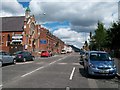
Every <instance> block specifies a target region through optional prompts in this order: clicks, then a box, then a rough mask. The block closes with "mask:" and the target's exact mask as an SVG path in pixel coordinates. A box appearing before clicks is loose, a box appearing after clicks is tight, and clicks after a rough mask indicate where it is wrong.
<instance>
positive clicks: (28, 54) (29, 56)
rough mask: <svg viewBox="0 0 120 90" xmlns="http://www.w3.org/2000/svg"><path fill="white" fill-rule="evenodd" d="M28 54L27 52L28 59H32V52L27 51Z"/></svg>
mask: <svg viewBox="0 0 120 90" xmlns="http://www.w3.org/2000/svg"><path fill="white" fill-rule="evenodd" d="M26 54H27V57H28V60H32V56H31V54H30V53H29V52H26Z"/></svg>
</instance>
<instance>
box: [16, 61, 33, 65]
mask: <svg viewBox="0 0 120 90" xmlns="http://www.w3.org/2000/svg"><path fill="white" fill-rule="evenodd" d="M29 63H33V61H31V62H20V63H16V64H29Z"/></svg>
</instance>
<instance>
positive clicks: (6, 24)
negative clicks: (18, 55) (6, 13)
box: [0, 8, 64, 53]
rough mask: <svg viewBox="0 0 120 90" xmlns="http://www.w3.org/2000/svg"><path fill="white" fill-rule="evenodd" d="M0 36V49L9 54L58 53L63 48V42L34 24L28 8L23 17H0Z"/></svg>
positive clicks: (33, 18)
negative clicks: (48, 51) (18, 52)
mask: <svg viewBox="0 0 120 90" xmlns="http://www.w3.org/2000/svg"><path fill="white" fill-rule="evenodd" d="M0 34H1V35H0V48H1V49H2V50H4V51H7V52H11V53H13V52H15V51H18V50H27V51H30V52H33V53H38V52H39V51H42V50H50V51H53V52H54V53H60V52H61V50H62V49H63V48H64V42H63V41H61V40H60V39H59V38H58V37H56V36H54V35H53V34H52V33H50V32H49V30H47V29H45V28H44V27H41V25H38V24H36V21H35V17H34V15H32V16H31V15H30V9H29V8H27V9H26V12H25V16H17V17H2V32H1V33H0Z"/></svg>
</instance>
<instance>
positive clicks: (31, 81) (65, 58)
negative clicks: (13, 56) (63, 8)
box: [2, 53, 120, 90]
mask: <svg viewBox="0 0 120 90" xmlns="http://www.w3.org/2000/svg"><path fill="white" fill-rule="evenodd" d="M79 57H80V56H79V54H78V53H72V54H64V55H57V56H53V57H49V58H39V57H37V58H36V59H35V61H29V62H20V63H17V64H16V65H7V66H4V67H2V88H3V90H6V89H7V90H9V89H10V88H16V90H17V88H21V89H22V88H53V89H56V88H61V89H64V90H71V88H76V89H80V88H111V90H112V89H113V88H120V81H119V80H118V79H117V77H115V78H104V77H92V78H87V77H86V73H85V71H84V70H83V66H82V65H80V64H79ZM23 90H24V89H23ZM30 90H31V89H30ZM50 90H52V89H50Z"/></svg>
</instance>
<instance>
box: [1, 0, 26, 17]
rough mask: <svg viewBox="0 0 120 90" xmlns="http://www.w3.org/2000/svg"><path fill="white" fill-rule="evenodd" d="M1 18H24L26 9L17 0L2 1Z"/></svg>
mask: <svg viewBox="0 0 120 90" xmlns="http://www.w3.org/2000/svg"><path fill="white" fill-rule="evenodd" d="M1 5H2V6H1V9H2V10H1V11H0V13H1V14H0V15H1V16H22V15H24V12H25V10H24V8H23V7H22V5H20V4H19V3H18V2H17V1H16V0H2V3H1Z"/></svg>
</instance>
